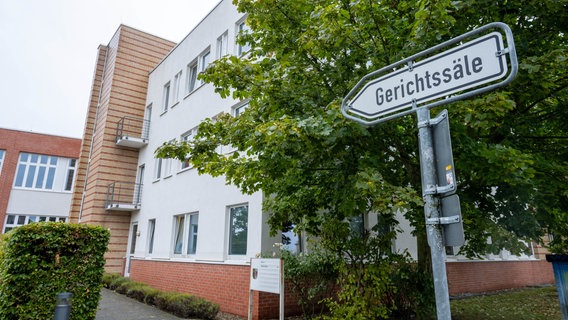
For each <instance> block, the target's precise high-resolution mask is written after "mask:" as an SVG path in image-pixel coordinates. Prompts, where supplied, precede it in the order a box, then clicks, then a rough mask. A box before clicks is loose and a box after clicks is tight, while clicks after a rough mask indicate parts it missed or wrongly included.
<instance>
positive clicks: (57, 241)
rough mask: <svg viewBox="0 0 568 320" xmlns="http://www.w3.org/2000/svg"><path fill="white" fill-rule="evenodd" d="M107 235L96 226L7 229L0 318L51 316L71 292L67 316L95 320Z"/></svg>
mask: <svg viewBox="0 0 568 320" xmlns="http://www.w3.org/2000/svg"><path fill="white" fill-rule="evenodd" d="M109 237H110V233H109V231H108V230H106V229H104V228H102V227H99V226H90V225H84V224H70V223H61V222H45V223H44V222H41V223H33V224H29V225H25V226H21V227H18V228H16V229H14V230H12V231H10V232H8V233H7V234H6V235H5V236H4V238H3V240H2V243H1V250H0V319H6V320H12V319H20V320H24V319H53V315H54V310H55V302H56V298H57V295H58V294H59V293H62V292H71V293H72V294H73V296H72V307H71V316H70V318H71V320H92V319H95V316H96V312H97V306H98V302H99V299H100V289H101V287H102V276H103V273H104V269H103V267H104V264H105V260H104V253H105V252H106V250H107V245H108V241H109Z"/></svg>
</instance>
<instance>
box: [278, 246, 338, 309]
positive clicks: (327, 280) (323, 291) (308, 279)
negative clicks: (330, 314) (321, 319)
mask: <svg viewBox="0 0 568 320" xmlns="http://www.w3.org/2000/svg"><path fill="white" fill-rule="evenodd" d="M280 255H281V256H282V258H283V259H284V278H285V280H286V284H287V289H289V290H291V291H292V293H293V294H294V295H295V296H296V297H297V298H298V304H299V305H300V308H301V309H302V314H303V316H304V318H306V319H310V318H312V317H314V316H316V315H318V313H319V312H322V311H323V310H324V305H323V304H322V303H321V301H322V300H323V299H325V298H328V297H331V296H333V295H334V293H335V290H336V286H335V281H336V278H337V268H336V267H335V266H336V265H337V263H338V258H337V256H335V255H333V254H330V253H329V252H326V251H324V250H321V249H319V248H317V247H315V246H314V247H313V248H312V250H311V251H310V253H307V254H306V253H302V254H293V253H291V252H289V251H286V250H282V251H281V253H280Z"/></svg>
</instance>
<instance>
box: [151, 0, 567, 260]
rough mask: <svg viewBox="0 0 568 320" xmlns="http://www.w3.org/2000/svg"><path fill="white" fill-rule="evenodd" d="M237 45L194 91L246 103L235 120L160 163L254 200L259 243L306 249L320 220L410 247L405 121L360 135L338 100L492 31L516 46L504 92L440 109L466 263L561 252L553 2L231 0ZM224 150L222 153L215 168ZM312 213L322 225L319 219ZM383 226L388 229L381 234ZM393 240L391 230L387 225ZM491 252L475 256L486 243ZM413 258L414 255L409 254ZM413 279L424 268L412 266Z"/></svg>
mask: <svg viewBox="0 0 568 320" xmlns="http://www.w3.org/2000/svg"><path fill="white" fill-rule="evenodd" d="M236 5H237V6H238V9H239V10H240V11H242V12H247V13H248V18H247V23H248V25H249V26H250V28H251V31H250V32H249V33H247V34H243V35H242V36H241V37H240V42H241V43H243V44H244V43H250V44H251V50H250V52H249V53H248V54H247V55H246V56H244V57H235V56H229V57H226V58H223V59H220V60H218V61H215V62H214V63H213V64H212V65H211V66H210V67H209V68H208V69H207V70H206V72H205V73H204V74H202V75H201V77H202V79H204V80H205V81H206V82H209V83H212V84H213V85H214V86H215V90H216V92H218V93H219V94H220V95H221V96H223V97H228V96H233V97H234V98H238V99H247V100H250V102H249V104H250V105H249V107H248V108H247V109H246V111H245V112H244V113H242V114H241V115H239V116H238V117H232V116H230V115H228V114H225V115H221V116H219V117H217V118H216V119H215V121H212V120H207V121H205V122H203V123H202V124H201V125H200V126H199V132H198V134H197V136H196V139H195V140H194V141H193V142H192V143H189V144H188V143H165V144H164V145H163V146H162V147H160V148H159V149H158V150H157V152H156V153H157V155H158V156H162V157H175V158H178V159H185V157H186V156H187V155H188V154H189V160H190V161H191V162H192V163H193V165H194V166H195V167H196V168H197V170H198V171H199V172H200V173H203V174H210V175H213V176H220V175H224V176H225V177H226V179H227V181H228V182H229V183H232V184H235V185H237V186H238V187H240V188H241V190H242V191H243V192H245V193H252V192H255V191H258V190H262V191H263V192H265V193H266V194H267V195H270V196H269V197H266V199H265V203H264V208H265V210H266V212H269V214H270V217H269V223H270V224H271V226H272V228H273V231H277V230H278V229H279V228H280V227H281V226H282V225H284V224H286V223H289V222H292V223H293V224H295V225H296V226H298V227H299V228H302V229H304V230H306V231H308V232H310V233H314V234H318V233H319V232H320V231H321V229H320V226H321V225H322V223H323V220H325V219H326V217H330V218H332V219H343V218H346V217H352V216H357V215H361V214H362V213H367V212H378V213H380V214H381V215H385V216H387V217H393V216H394V214H395V213H396V212H397V211H399V210H400V211H403V212H406V216H407V218H409V219H410V221H411V222H412V225H413V226H414V227H415V228H416V234H417V236H418V237H419V240H422V241H421V242H422V243H423V244H425V241H423V240H424V239H425V238H424V232H423V228H424V217H423V211H422V208H421V204H422V202H421V197H420V194H421V185H420V169H419V163H418V161H419V160H418V142H417V139H416V136H417V129H416V120H415V118H414V117H412V116H407V117H403V118H399V119H397V120H394V121H389V122H386V123H383V124H380V125H377V126H373V127H368V128H367V127H363V126H361V125H359V124H356V123H354V122H352V121H349V120H346V119H345V118H344V117H343V116H342V115H341V112H340V102H341V99H342V98H343V97H344V96H345V95H346V94H347V92H348V91H349V90H350V88H352V87H353V86H354V85H355V83H356V82H357V81H358V80H359V79H360V78H361V77H362V76H363V75H365V74H367V73H369V72H371V71H373V70H377V69H380V68H382V67H384V66H387V65H389V64H391V63H393V62H396V61H399V60H401V59H402V58H404V57H407V56H410V55H412V54H414V53H417V52H419V51H421V50H423V49H425V48H428V47H431V46H433V45H435V44H438V43H440V42H442V41H444V40H447V39H450V38H452V37H454V36H457V35H460V34H462V33H464V32H466V31H469V30H472V29H474V28H476V27H479V26H482V25H484V24H486V23H489V22H493V21H503V22H505V23H507V24H509V25H510V26H511V28H512V30H513V33H514V35H515V41H516V44H517V50H518V51H517V52H518V56H519V60H520V72H519V76H518V78H517V79H516V80H515V81H514V82H513V84H512V85H510V86H508V87H506V88H504V89H501V90H499V91H494V92H492V93H489V94H485V95H483V96H479V97H477V98H475V99H470V100H467V101H462V102H459V103H455V104H453V105H451V106H448V109H449V111H450V123H451V131H452V139H453V141H452V143H453V146H454V156H455V163H456V166H457V169H456V171H457V177H458V184H459V186H458V188H459V189H458V190H459V191H458V192H459V194H460V196H461V199H462V212H463V216H464V227H465V230H466V239H467V245H466V246H464V247H462V250H463V252H465V253H467V254H468V255H470V256H475V255H480V254H484V253H485V252H487V251H494V250H497V249H500V248H508V249H510V250H511V251H512V252H514V253H518V252H520V251H522V250H526V249H527V247H526V246H525V245H523V243H521V242H519V240H526V241H538V242H540V240H541V237H542V236H543V234H544V232H546V231H548V232H552V233H553V234H554V235H555V238H554V242H553V245H558V246H561V245H562V244H565V243H566V242H567V240H566V237H568V218H566V216H568V215H567V214H566V213H567V211H568V187H567V185H568V184H567V183H566V181H567V180H568V179H567V178H568V163H567V161H566V159H568V148H567V147H566V139H567V138H568V134H567V132H566V123H568V121H567V120H568V110H567V108H565V107H566V100H567V98H568V90H567V89H566V88H567V86H568V79H567V76H566V74H568V73H567V72H566V68H567V67H566V65H567V63H566V56H567V55H566V53H567V46H566V44H567V43H566V32H567V25H566V23H567V22H568V17H567V12H568V10H567V9H568V8H567V5H566V4H565V3H564V2H562V1H555V0H546V1H534V0H532V1H528V2H527V1H522V2H521V1H519V0H513V1H506V2H505V3H502V2H498V1H449V0H442V1H428V0H422V1H403V0H398V1H395V0H391V1H376V0H360V1H348V0H265V1H254V0H239V1H236ZM221 145H230V146H232V147H233V148H235V149H236V151H235V152H233V153H231V154H229V155H224V154H219V153H217V152H216V148H217V147H218V146H221ZM322 212H325V215H322V214H321V213H322ZM388 220H389V221H396V220H395V219H388ZM393 223H394V224H396V222H393ZM488 237H491V239H492V242H490V243H488V242H487V238H488ZM422 247H423V248H424V247H425V246H422ZM424 252H427V251H421V254H420V256H419V258H420V259H421V260H423V261H424V263H425V264H424V266H427V265H429V259H422V258H424V257H427V256H424V255H422V254H424Z"/></svg>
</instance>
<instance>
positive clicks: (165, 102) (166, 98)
mask: <svg viewBox="0 0 568 320" xmlns="http://www.w3.org/2000/svg"><path fill="white" fill-rule="evenodd" d="M170 91H171V84H170V81H168V82H166V84H164V89H163V91H162V113H165V112H168V108H169V103H170Z"/></svg>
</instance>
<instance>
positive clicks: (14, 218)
mask: <svg viewBox="0 0 568 320" xmlns="http://www.w3.org/2000/svg"><path fill="white" fill-rule="evenodd" d="M45 221H51V222H65V221H67V217H62V216H33V215H25V214H7V215H6V220H4V229H3V230H2V232H3V233H6V232H8V231H10V230H12V229H14V228H16V227H19V226H23V225H26V224H30V223H33V222H45Z"/></svg>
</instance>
